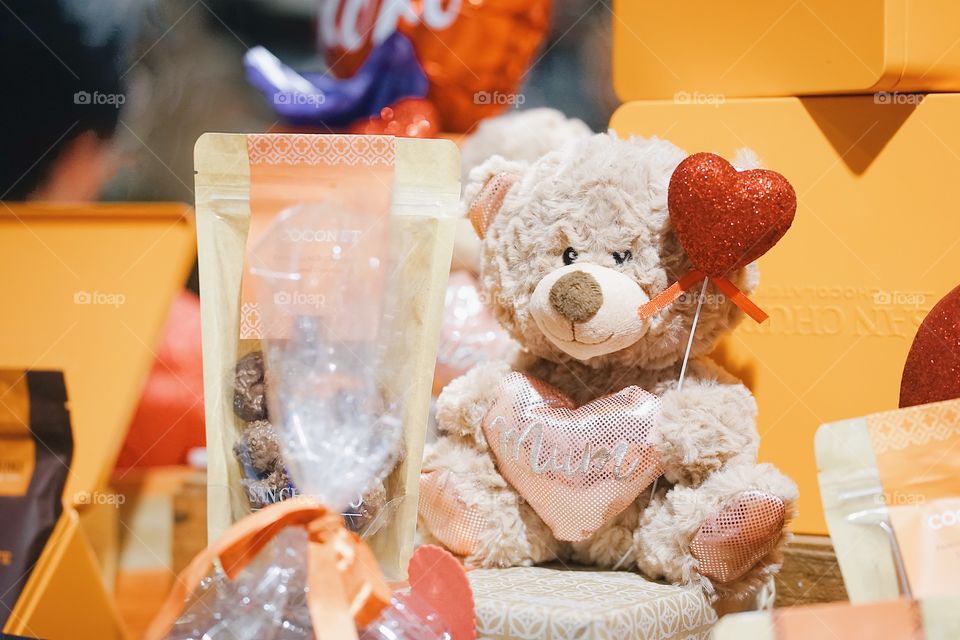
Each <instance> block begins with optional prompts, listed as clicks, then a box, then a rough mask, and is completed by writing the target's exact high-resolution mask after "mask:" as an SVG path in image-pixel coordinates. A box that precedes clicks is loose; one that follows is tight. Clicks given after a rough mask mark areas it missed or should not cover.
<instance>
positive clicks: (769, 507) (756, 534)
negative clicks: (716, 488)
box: [690, 489, 786, 583]
mask: <svg viewBox="0 0 960 640" xmlns="http://www.w3.org/2000/svg"><path fill="white" fill-rule="evenodd" d="M785 523H786V505H785V504H784V501H783V499H781V498H780V497H779V496H776V495H774V494H772V493H768V492H766V491H760V490H756V489H750V490H747V491H744V492H743V493H741V494H739V495H738V496H736V497H734V498H733V499H732V500H730V501H728V502H727V504H726V505H724V507H723V508H722V509H721V510H720V511H719V512H717V513H715V514H714V515H712V516H711V517H710V518H708V519H707V521H706V522H704V524H703V525H702V526H701V527H700V530H699V531H698V532H697V534H696V535H695V536H694V538H693V540H691V542H690V555H692V556H693V557H694V558H696V560H697V561H698V562H699V565H700V573H701V575H703V576H706V577H707V578H709V579H710V580H712V581H713V582H716V583H728V582H732V581H734V580H737V579H739V578H741V577H743V576H744V575H745V574H746V573H747V572H748V571H749V570H750V569H752V568H753V567H754V566H755V565H756V564H757V563H758V562H760V560H761V559H762V558H764V557H765V556H766V555H767V554H769V553H770V552H771V551H772V550H773V548H774V547H775V546H776V545H777V542H778V541H779V540H780V538H781V532H782V531H783V527H784V525H785Z"/></svg>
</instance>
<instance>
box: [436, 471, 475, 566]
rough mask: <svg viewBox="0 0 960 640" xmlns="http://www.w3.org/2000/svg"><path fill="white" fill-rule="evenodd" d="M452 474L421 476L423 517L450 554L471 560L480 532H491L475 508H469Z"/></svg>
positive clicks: (446, 472) (438, 472) (437, 472)
mask: <svg viewBox="0 0 960 640" xmlns="http://www.w3.org/2000/svg"><path fill="white" fill-rule="evenodd" d="M456 485H457V477H456V476H455V475H454V474H453V473H451V472H449V471H430V472H427V473H422V474H421V475H420V507H419V508H420V517H421V518H422V519H423V521H424V524H425V525H426V527H427V529H428V530H429V531H430V533H431V534H432V535H433V537H435V538H436V539H437V540H439V541H440V542H441V543H443V545H444V546H445V547H446V548H447V549H449V550H450V551H452V552H454V553H456V554H459V555H461V556H469V555H471V554H472V553H473V552H474V551H476V548H477V545H478V541H479V537H480V532H481V531H483V530H484V529H486V528H488V526H489V525H488V524H487V521H486V518H484V517H483V515H482V514H481V513H480V510H479V509H478V508H477V506H476V505H469V504H467V503H466V501H465V500H464V499H463V497H462V496H461V494H460V491H459V490H458V488H457V486H456Z"/></svg>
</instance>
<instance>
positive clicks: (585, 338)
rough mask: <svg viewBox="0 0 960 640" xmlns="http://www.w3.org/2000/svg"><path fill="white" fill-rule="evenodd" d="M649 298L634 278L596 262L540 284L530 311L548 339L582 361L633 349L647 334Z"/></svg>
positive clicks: (560, 271)
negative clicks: (644, 310) (644, 315)
mask: <svg viewBox="0 0 960 640" xmlns="http://www.w3.org/2000/svg"><path fill="white" fill-rule="evenodd" d="M647 300H649V298H648V297H647V295H646V293H644V291H643V289H642V288H641V287H640V285H639V284H637V282H636V281H634V280H633V279H632V278H630V277H629V276H627V275H626V274H625V273H622V272H620V271H618V270H616V269H612V268H610V267H605V266H601V265H598V264H590V263H586V262H584V263H576V264H570V265H567V266H565V267H560V268H559V269H556V270H554V271H553V272H551V273H549V274H547V275H546V276H545V277H544V278H543V279H542V280H540V282H539V283H538V284H537V286H536V288H535V289H534V291H533V295H532V296H531V299H530V313H531V315H532V316H533V319H534V321H535V322H536V323H537V326H538V327H539V328H540V330H541V331H542V332H543V334H544V335H545V336H546V338H547V339H548V340H549V341H550V342H552V343H553V344H554V346H556V347H557V348H559V349H560V350H562V351H564V352H565V353H567V354H568V355H571V356H573V357H575V358H578V359H580V360H588V359H590V358H595V357H597V356H601V355H605V354H608V353H613V352H614V351H619V350H620V349H624V348H626V347H629V346H630V345H632V344H633V343H635V342H636V341H637V340H639V339H640V338H641V337H643V335H644V334H646V332H647V328H648V327H647V323H646V322H644V321H643V320H641V318H640V315H639V314H638V313H637V309H638V308H639V306H640V305H642V304H644V303H646V302H647Z"/></svg>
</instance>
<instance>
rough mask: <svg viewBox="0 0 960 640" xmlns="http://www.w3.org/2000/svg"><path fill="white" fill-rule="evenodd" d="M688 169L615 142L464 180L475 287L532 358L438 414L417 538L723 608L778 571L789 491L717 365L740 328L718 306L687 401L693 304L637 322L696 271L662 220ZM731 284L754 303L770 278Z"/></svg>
mask: <svg viewBox="0 0 960 640" xmlns="http://www.w3.org/2000/svg"><path fill="white" fill-rule="evenodd" d="M685 157H686V154H685V153H684V152H683V151H681V150H680V149H679V148H677V147H676V146H674V145H673V144H671V143H670V142H667V141H664V140H659V139H656V138H652V139H640V138H631V139H629V140H622V139H619V138H618V137H617V136H616V135H615V134H613V133H611V134H597V135H593V136H589V137H585V138H579V139H575V140H571V141H570V142H568V143H567V144H565V145H564V146H562V147H561V148H559V149H556V150H554V151H552V152H549V153H547V154H546V155H544V156H542V157H540V158H539V159H537V160H535V161H533V162H531V163H524V162H516V161H508V160H505V159H503V158H501V157H493V158H491V159H490V160H488V161H487V162H485V163H483V164H482V165H480V166H478V167H476V168H475V169H474V170H473V171H472V172H471V174H470V180H469V184H468V185H467V187H466V190H465V196H464V202H465V206H467V207H468V208H469V210H470V215H471V218H472V219H473V220H474V223H475V226H476V227H477V231H478V234H479V235H481V236H482V237H483V242H482V264H481V283H482V286H483V289H484V293H485V295H486V299H487V302H488V304H489V305H490V306H491V308H492V309H493V311H494V312H495V314H496V317H497V319H498V320H499V322H500V323H501V324H502V325H503V327H504V328H506V329H507V331H508V332H509V333H510V335H511V336H512V337H513V338H514V339H515V340H516V341H517V342H518V343H519V344H520V345H521V347H522V350H521V353H520V354H519V356H518V357H517V359H516V361H514V362H486V363H482V364H480V365H478V366H476V367H474V368H473V369H471V370H470V371H469V372H468V373H467V374H465V375H463V376H462V377H460V378H458V379H456V380H454V381H453V382H451V383H450V384H449V385H448V386H447V387H446V388H445V389H444V390H443V392H442V394H441V395H440V397H439V400H438V405H437V421H438V427H439V431H440V437H439V438H438V440H437V441H435V442H434V443H432V444H431V445H430V446H429V448H428V450H427V453H426V456H425V459H424V465H423V475H422V477H421V498H420V519H421V529H422V531H423V532H424V534H425V535H426V537H427V538H428V539H432V540H435V541H437V542H439V543H440V544H443V545H445V546H446V547H447V548H449V549H450V550H451V551H454V552H455V553H458V554H460V555H462V556H464V557H465V560H466V562H467V563H468V564H471V565H474V566H480V567H508V566H517V565H530V564H534V563H541V562H548V561H553V560H560V561H573V562H576V563H580V564H585V565H591V566H595V567H599V568H615V569H634V568H635V569H637V570H639V571H640V572H641V573H642V574H644V575H645V576H647V577H649V578H651V579H666V580H669V581H672V582H677V583H680V582H697V583H699V584H700V585H702V587H703V588H704V590H705V591H706V592H707V593H708V594H710V595H712V596H714V597H721V596H722V597H728V596H744V597H745V596H747V595H749V594H751V593H753V592H754V591H755V590H756V589H757V588H758V587H759V586H760V585H762V584H763V583H764V582H766V580H767V579H768V578H769V576H770V575H771V574H773V573H774V572H776V571H777V570H778V569H779V565H780V563H781V554H782V548H783V546H784V544H785V543H786V541H787V538H788V533H787V532H786V530H785V525H786V524H787V522H788V521H789V520H790V518H792V517H793V515H794V507H795V501H796V497H797V490H796V486H795V485H794V483H793V482H792V481H791V480H789V479H788V478H787V477H785V476H784V475H782V474H781V473H780V472H779V471H778V470H777V469H775V468H774V467H773V466H771V465H769V464H758V463H757V448H758V434H757V430H756V426H755V418H756V413H757V407H756V403H755V401H754V399H753V396H752V395H751V393H750V391H749V390H748V389H747V388H746V387H745V386H744V385H743V384H742V383H741V382H740V381H739V380H737V379H736V378H734V377H733V376H732V375H731V374H729V373H728V372H727V371H725V370H724V369H722V368H721V367H720V366H718V365H717V364H716V363H714V362H713V361H711V360H710V358H709V357H708V354H710V352H711V351H712V349H713V347H714V345H715V344H716V342H717V340H718V339H719V338H720V337H721V336H723V335H724V334H725V333H726V332H728V331H729V330H730V329H731V328H732V327H733V326H734V324H735V323H736V322H737V321H738V320H739V319H740V315H741V314H740V312H739V311H738V310H737V308H736V307H735V306H734V305H733V304H732V303H731V302H730V301H729V300H727V299H726V298H725V297H724V296H723V295H722V294H721V293H720V292H719V291H718V290H716V289H715V288H714V287H713V285H712V284H711V285H710V287H709V288H708V289H707V290H706V295H705V296H704V304H703V307H702V311H701V313H700V317H699V326H698V329H697V331H696V333H695V334H694V339H693V342H692V351H691V356H690V358H691V359H690V363H689V365H688V369H687V372H686V377H685V379H684V382H683V385H682V388H678V384H677V381H678V377H679V375H680V369H681V363H682V360H683V356H684V351H685V348H686V345H687V340H688V337H689V335H690V328H691V324H692V318H693V315H694V312H695V309H696V301H697V295H695V294H694V295H690V296H684V297H682V298H681V299H680V300H678V301H677V302H675V303H674V304H672V305H670V306H668V307H666V308H665V309H663V310H662V311H660V312H659V313H658V314H657V315H654V316H653V317H651V318H650V319H649V320H642V319H641V317H640V315H639V314H638V313H637V309H638V307H639V306H641V305H642V304H643V303H645V302H647V301H648V300H650V299H651V298H653V297H654V296H656V295H657V294H658V293H660V292H661V291H663V290H664V289H665V288H667V287H668V286H669V285H671V284H672V283H674V282H676V281H677V279H678V278H679V277H680V276H682V275H684V274H686V273H688V272H689V271H690V270H691V264H690V261H689V259H688V258H687V256H686V255H685V253H684V251H683V249H682V247H681V246H680V244H679V242H678V241H677V238H676V236H675V234H674V233H673V231H672V229H671V225H670V218H669V216H668V210H667V191H668V184H669V181H670V177H671V174H672V173H673V170H674V169H675V168H676V166H677V165H678V164H679V163H680V162H681V161H682V160H683V159H684V158H685ZM742 168H745V167H742ZM727 277H728V278H729V280H730V281H732V282H733V283H734V284H735V285H736V286H737V287H739V288H740V289H741V290H742V291H744V292H745V293H749V292H750V291H751V290H752V289H753V288H754V287H755V286H756V284H757V279H758V276H757V271H756V267H755V265H749V266H748V267H746V268H743V269H740V270H738V271H737V272H735V273H730V274H727ZM494 415H496V417H494V418H491V416H494ZM498 423H499V427H501V430H500V431H497V428H498ZM508 477H509V478H511V479H512V482H511V481H508Z"/></svg>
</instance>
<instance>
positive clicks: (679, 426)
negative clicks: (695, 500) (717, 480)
mask: <svg viewBox="0 0 960 640" xmlns="http://www.w3.org/2000/svg"><path fill="white" fill-rule="evenodd" d="M662 400H663V413H662V414H661V418H660V421H659V424H658V429H657V435H656V437H655V442H656V446H657V449H658V451H659V453H660V455H661V457H662V458H663V462H664V466H665V471H664V477H665V478H666V479H667V480H669V481H670V482H672V483H675V484H684V485H692V486H696V485H699V484H700V483H702V482H703V481H704V480H705V479H706V478H707V476H709V475H710V474H711V473H713V472H714V471H717V470H719V469H720V468H721V467H723V466H724V465H725V464H728V463H731V462H736V461H741V460H743V461H749V462H751V463H752V462H755V461H756V456H757V448H758V446H759V436H758V434H757V429H756V416H757V403H756V401H755V400H754V399H753V395H752V394H751V393H750V391H749V390H748V389H747V388H746V387H745V386H744V385H743V384H742V383H740V382H738V381H735V380H734V379H733V378H732V376H729V374H727V375H718V373H717V372H716V370H715V368H714V367H706V366H705V365H703V364H700V365H699V366H696V367H693V368H692V371H691V374H690V375H689V376H688V377H687V379H686V380H685V381H684V384H683V388H682V389H681V390H679V391H678V390H677V389H676V387H671V388H670V389H669V390H668V391H666V392H664V393H663V395H662Z"/></svg>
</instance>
